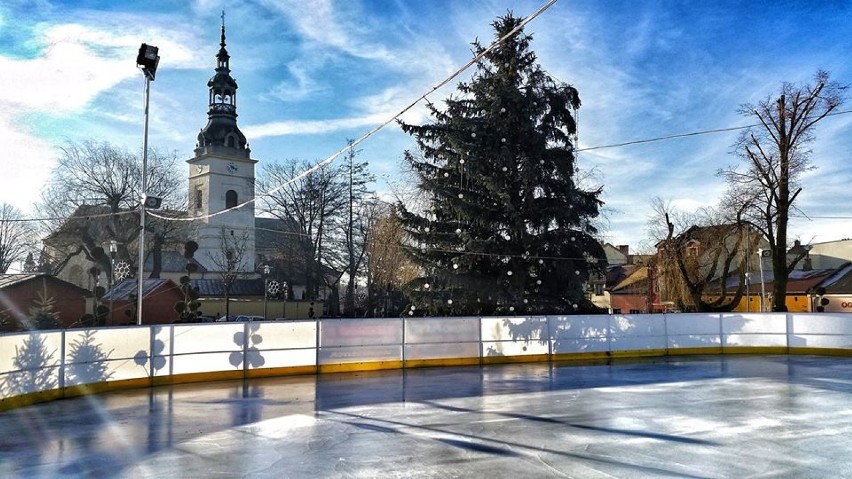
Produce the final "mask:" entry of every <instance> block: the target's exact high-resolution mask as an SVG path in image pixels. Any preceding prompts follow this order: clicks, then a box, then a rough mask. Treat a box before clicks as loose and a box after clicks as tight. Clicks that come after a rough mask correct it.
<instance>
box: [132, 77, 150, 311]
mask: <svg viewBox="0 0 852 479" xmlns="http://www.w3.org/2000/svg"><path fill="white" fill-rule="evenodd" d="M143 73H144V74H145V108H144V109H145V121H144V125H145V126H144V127H143V130H142V197H141V201H140V202H139V267H138V269H137V270H138V272H137V274H136V283H137V290H136V324H137V325H142V277H143V276H144V273H145V197H146V195H147V193H148V95H149V93H150V91H151V78H150V77H149V76H148V72H147V71H143Z"/></svg>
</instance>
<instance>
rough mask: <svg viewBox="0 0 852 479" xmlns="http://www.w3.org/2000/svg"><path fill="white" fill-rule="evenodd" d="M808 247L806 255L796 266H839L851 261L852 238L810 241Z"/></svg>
mask: <svg viewBox="0 0 852 479" xmlns="http://www.w3.org/2000/svg"><path fill="white" fill-rule="evenodd" d="M808 249H809V251H808V255H807V256H806V257H805V260H804V261H802V262H800V263H799V264H798V265H797V268H799V269H808V268H817V269H820V268H822V269H826V268H839V267H840V266H842V265H843V264H845V263H848V262H850V261H852V239H842V240H838V241H827V242H824V243H811V244H810V245H808Z"/></svg>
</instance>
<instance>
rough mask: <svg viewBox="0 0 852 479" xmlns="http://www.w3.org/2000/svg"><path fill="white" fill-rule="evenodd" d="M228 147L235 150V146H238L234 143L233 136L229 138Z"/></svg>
mask: <svg viewBox="0 0 852 479" xmlns="http://www.w3.org/2000/svg"><path fill="white" fill-rule="evenodd" d="M228 146H230V147H231V148H233V147H235V146H236V143H235V142H234V137H233V136H229V137H228Z"/></svg>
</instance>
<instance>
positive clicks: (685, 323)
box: [665, 313, 722, 337]
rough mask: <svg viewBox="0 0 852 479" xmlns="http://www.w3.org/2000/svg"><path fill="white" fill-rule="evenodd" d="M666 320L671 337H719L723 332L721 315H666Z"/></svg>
mask: <svg viewBox="0 0 852 479" xmlns="http://www.w3.org/2000/svg"><path fill="white" fill-rule="evenodd" d="M665 318H666V330H667V331H668V334H669V336H674V335H708V334H711V335H712V334H715V335H716V336H717V337H718V336H719V332H720V331H721V330H722V323H721V321H722V316H721V315H720V314H708V313H678V314H666V315H665Z"/></svg>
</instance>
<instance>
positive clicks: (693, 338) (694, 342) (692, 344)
mask: <svg viewBox="0 0 852 479" xmlns="http://www.w3.org/2000/svg"><path fill="white" fill-rule="evenodd" d="M668 340H669V342H668V346H669V349H677V348H713V347H719V346H720V345H721V344H722V340H721V337H720V336H719V334H718V333H717V334H683V335H676V336H669V338H668Z"/></svg>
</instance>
